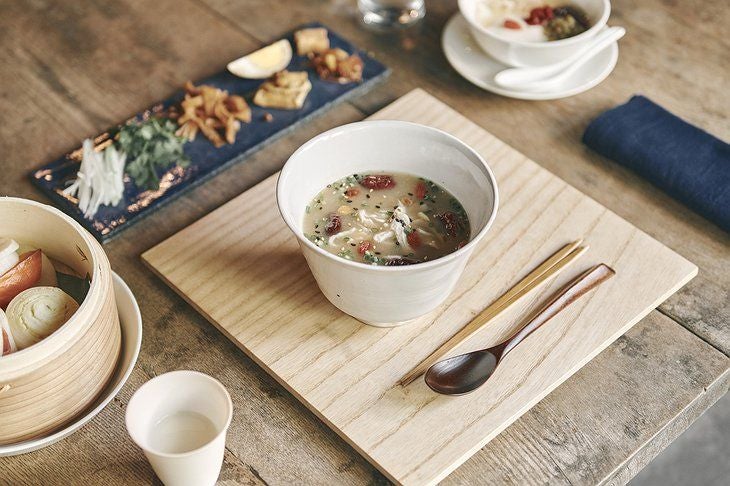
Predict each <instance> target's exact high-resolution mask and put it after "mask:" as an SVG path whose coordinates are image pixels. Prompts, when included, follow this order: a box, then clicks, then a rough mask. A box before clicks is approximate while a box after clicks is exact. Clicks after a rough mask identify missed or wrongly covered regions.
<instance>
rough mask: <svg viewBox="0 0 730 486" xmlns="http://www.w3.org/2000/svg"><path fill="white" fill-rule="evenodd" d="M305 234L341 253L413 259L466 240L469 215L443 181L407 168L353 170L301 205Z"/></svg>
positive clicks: (370, 260) (401, 261) (386, 260)
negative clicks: (405, 170)
mask: <svg viewBox="0 0 730 486" xmlns="http://www.w3.org/2000/svg"><path fill="white" fill-rule="evenodd" d="M304 234H305V236H306V237H307V238H309V240H311V241H312V242H313V243H314V244H315V245H317V246H319V247H321V248H323V249H325V250H327V251H329V252H330V253H334V254H335V255H338V256H340V257H342V258H346V259H348V260H353V261H356V262H361V263H365V264H370V265H387V266H394V265H412V264H415V263H422V262H426V261H430V260H434V259H436V258H439V257H442V256H444V255H447V254H449V253H451V252H453V251H456V250H457V249H459V248H461V247H462V246H464V245H465V244H466V243H467V242H468V241H469V236H470V227H469V218H468V217H467V215H466V212H465V211H464V208H463V207H462V205H461V203H459V201H458V200H457V199H456V198H455V197H454V196H452V195H451V194H450V193H449V192H447V191H446V190H445V189H444V188H443V187H441V186H439V185H438V184H435V183H434V182H432V181H429V180H427V179H424V178H422V177H417V176H414V175H409V174H401V173H395V174H384V173H376V172H371V173H367V174H353V175H351V176H347V177H345V178H343V179H340V180H338V181H335V182H333V183H332V184H328V185H327V187H325V188H324V189H323V190H322V191H321V192H320V193H319V194H318V195H317V196H316V197H315V198H314V200H312V202H311V203H310V204H309V205H308V206H307V208H306V214H305V217H304Z"/></svg>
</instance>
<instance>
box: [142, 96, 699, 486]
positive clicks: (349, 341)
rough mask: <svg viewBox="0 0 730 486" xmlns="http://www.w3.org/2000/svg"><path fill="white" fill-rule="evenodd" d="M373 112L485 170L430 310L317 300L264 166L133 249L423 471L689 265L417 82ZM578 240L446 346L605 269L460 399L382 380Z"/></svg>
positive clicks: (411, 474) (242, 340)
mask: <svg viewBox="0 0 730 486" xmlns="http://www.w3.org/2000/svg"><path fill="white" fill-rule="evenodd" d="M371 118H372V119H397V120H408V121H413V122H417V123H422V124H424V125H430V126H434V127H437V128H440V129H442V130H445V131H447V132H449V133H452V134H453V135H455V136H457V137H459V138H460V139H462V140H464V141H465V142H466V143H468V144H469V145H471V146H472V147H474V148H475V149H476V150H477V151H478V152H480V153H481V154H482V155H483V156H484V158H485V159H486V160H487V162H488V163H489V164H490V165H491V167H492V169H493V170H494V173H495V175H496V177H497V181H498V185H499V191H500V202H501V207H500V208H499V212H498V215H497V219H496V221H495V223H494V226H493V227H492V229H491V230H490V232H489V233H488V234H487V236H486V238H484V240H483V242H482V243H481V245H480V246H479V248H478V249H477V250H476V251H475V252H474V255H473V256H472V258H471V260H470V262H469V264H468V265H467V268H466V271H465V273H464V275H463V277H462V278H461V280H460V283H459V284H458V286H457V288H456V290H455V291H454V293H453V295H452V296H451V297H450V298H449V299H448V300H447V302H446V303H445V304H444V305H442V306H441V307H440V308H439V309H437V310H436V311H435V312H433V313H432V314H431V315H428V316H426V317H424V318H422V319H420V320H418V321H417V322H414V323H412V324H409V325H406V326H403V327H398V328H391V329H383V328H375V327H370V326H367V325H364V324H361V323H360V322H358V321H356V320H355V319H353V318H351V317H349V316H347V315H345V314H343V313H342V312H340V311H339V310H338V309H336V308H335V307H334V306H332V305H331V304H329V302H328V301H327V300H326V299H325V298H324V296H322V294H321V293H320V292H319V290H318V288H317V285H316V284H315V282H314V280H313V278H312V276H311V275H310V273H309V270H308V268H307V265H306V263H305V261H304V258H303V257H302V256H301V254H300V252H299V248H298V245H297V242H296V239H295V237H294V236H293V235H292V234H291V233H290V231H289V230H288V229H287V227H286V226H285V225H284V222H283V221H282V220H281V218H280V216H279V213H278V211H277V208H276V201H275V194H274V192H275V185H276V176H272V177H270V178H268V179H266V180H265V181H263V182H261V183H260V184H258V185H257V186H255V187H253V188H252V189H250V190H248V191H246V192H245V193H243V194H241V195H240V196H238V197H237V198H235V199H233V200H232V201H230V202H229V203H227V204H225V205H224V206H222V207H220V208H219V209H217V210H215V211H213V212H212V213H210V214H209V215H207V216H205V217H204V218H202V219H201V220H199V221H197V222H196V223H194V224H192V225H191V226H189V227H188V228H186V229H184V230H182V231H180V232H179V233H177V234H176V235H174V236H172V237H171V238H169V239H168V240H166V241H164V242H162V243H160V244H159V245H157V246H156V247H154V248H152V249H151V250H149V251H147V252H146V253H144V254H143V255H142V258H143V259H144V261H145V262H146V263H147V264H148V265H149V266H150V268H152V269H153V270H154V271H155V272H156V273H157V274H158V275H160V277H161V278H163V279H164V280H165V281H166V282H167V283H168V284H169V285H170V286H172V288H173V289H175V290H176V291H177V292H178V293H179V294H180V295H181V296H182V297H183V298H185V299H186V300H187V301H188V302H189V303H190V304H191V305H192V306H194V307H195V308H196V309H197V310H198V311H200V312H201V313H202V314H203V315H204V316H206V318H207V319H208V320H210V322H212V323H213V324H214V325H215V326H216V327H217V328H218V329H220V330H221V331H222V332H223V333H225V334H226V335H227V336H228V337H229V338H230V339H231V340H232V341H233V342H235V343H236V344H237V345H238V346H239V347H240V348H241V349H242V350H243V351H244V352H246V354H248V355H249V356H251V357H252V358H253V359H254V360H255V361H256V362H257V363H258V364H259V365H260V366H262V367H263V368H264V369H266V370H267V372H269V373H270V374H271V375H272V376H273V377H275V378H276V379H277V380H278V381H279V382H280V383H281V384H282V385H283V386H285V387H286V388H287V389H288V390H289V391H290V392H291V393H293V394H294V395H295V396H296V397H297V398H298V399H299V400H301V401H302V402H303V403H304V404H305V405H307V407H309V408H310V409H311V410H312V411H313V412H314V413H315V414H317V416H319V417H320V418H321V419H322V420H323V421H324V422H325V423H326V424H327V425H329V426H330V427H332V428H333V429H334V430H335V431H337V432H338V433H339V434H340V435H341V436H342V437H343V438H344V439H345V440H347V441H348V442H349V443H350V444H351V445H352V446H353V447H355V449H357V450H358V451H359V452H360V453H361V454H363V456H365V457H366V458H367V459H368V460H369V461H371V462H372V463H373V464H374V465H375V466H376V467H378V468H379V469H380V470H381V471H382V472H383V473H384V474H386V475H387V476H388V477H389V478H390V479H392V480H393V481H395V482H397V483H402V484H432V483H435V482H437V481H439V480H440V479H442V478H444V477H445V476H446V475H448V474H449V472H451V471H452V470H454V469H455V468H456V467H457V466H459V465H460V464H461V463H463V462H464V461H465V460H466V459H468V458H469V457H470V456H471V455H472V454H473V453H474V452H476V451H477V450H479V449H480V448H481V447H483V446H484V445H485V444H486V443H487V442H489V441H490V440H491V439H492V438H494V437H495V436H496V435H497V434H499V433H500V432H501V431H502V430H503V429H504V428H506V427H507V426H508V425H509V424H511V423H512V422H514V421H515V420H516V419H517V418H518V417H519V416H520V415H522V414H523V413H525V412H526V411H527V410H529V409H530V407H532V406H533V405H535V404H536V403H537V402H538V401H539V400H540V399H542V398H543V397H544V396H546V395H547V394H548V393H550V391H552V390H553V389H554V388H555V387H557V386H558V385H560V384H561V383H562V382H563V381H565V380H566V379H568V378H569V377H570V376H571V375H572V374H573V373H575V372H576V371H577V370H578V369H580V367H581V366H583V365H585V364H586V363H587V362H588V361H589V360H590V359H591V358H593V357H594V356H596V355H597V354H598V353H599V352H601V350H603V349H604V348H605V347H606V346H608V345H609V344H610V343H611V342H613V341H614V340H615V339H616V338H618V337H619V336H621V335H622V334H624V333H625V332H626V331H627V330H628V329H629V328H630V327H631V326H632V325H634V324H635V323H636V322H637V321H638V320H640V319H641V318H642V317H643V316H644V315H646V314H647V313H648V312H649V311H651V310H652V309H654V308H655V307H656V306H657V305H658V304H659V303H661V302H662V301H663V300H665V299H666V298H667V297H669V296H670V295H671V294H672V293H674V292H675V291H677V289H679V288H680V287H681V286H682V285H684V284H685V283H686V282H688V281H689V280H690V279H691V278H692V277H693V276H694V275H696V273H697V267H696V266H695V265H693V264H692V263H690V262H689V261H687V260H685V259H684V258H682V257H681V256H679V255H677V254H676V253H674V252H673V251H672V250H670V249H669V248H667V247H665V246H664V245H662V244H661V243H659V242H657V241H656V240H654V239H652V238H651V237H649V236H648V235H646V234H644V233H642V232H641V231H639V230H638V229H637V228H635V227H634V226H632V225H631V224H629V223H627V222H626V221H624V220H623V219H621V218H620V217H618V216H617V215H615V214H614V213H612V212H610V211H609V210H607V209H606V208H604V207H603V206H601V205H600V204H598V203H597V202H596V201H594V200H592V199H590V198H589V197H587V196H586V195H584V194H582V193H580V192H579V191H577V190H576V189H574V188H573V187H571V186H569V185H568V184H566V183H565V182H563V181H562V180H561V179H559V178H557V177H556V176H554V175H552V174H551V173H550V172H548V171H546V170H545V169H543V168H541V167H540V166H539V165H537V164H536V163H534V162H532V161H531V160H529V159H527V158H526V157H525V156H523V155H522V154H520V153H519V152H517V151H516V150H514V149H513V148H511V147H509V146H507V145H505V144H504V143H503V142H501V141H500V140H498V139H496V138H495V137H494V136H492V135H490V134H489V133H487V132H486V131H484V130H483V129H482V128H480V127H478V126H477V125H475V124H474V123H472V122H471V121H469V120H468V119H466V118H464V117H463V116H462V115H460V114H459V113H457V112H455V111H453V110H452V109H451V108H449V107H448V106H446V105H445V104H443V103H442V102H440V101H438V100H437V99H435V98H434V97H432V96H431V95H429V94H428V93H426V92H424V91H422V90H415V91H412V92H410V93H409V94H407V95H405V96H403V97H402V98H400V99H399V100H397V101H396V102H394V103H393V104H391V105H389V106H388V107H386V108H384V109H383V110H381V111H380V112H378V113H376V114H375V115H373V116H372V117H371ZM576 143H578V142H576ZM545 156H549V154H545ZM376 165H377V164H376ZM578 238H584V239H585V240H586V241H587V243H589V244H590V250H589V251H588V253H586V255H584V256H583V257H581V259H580V260H579V261H578V262H577V263H575V264H573V265H572V267H570V268H569V269H568V270H567V271H566V272H564V274H563V275H561V276H560V277H559V278H558V279H556V280H555V281H553V282H552V283H551V284H550V285H548V286H546V287H544V288H543V289H542V290H541V291H539V292H535V293H533V294H531V295H529V296H528V297H526V298H525V299H523V300H522V301H521V302H519V304H518V305H516V306H515V307H514V308H513V309H510V310H509V311H508V312H506V313H505V314H504V315H503V316H501V317H500V318H499V319H496V320H495V321H494V322H492V323H491V324H490V325H489V326H488V328H487V329H484V330H483V331H482V332H481V333H480V334H478V335H477V336H475V337H474V338H473V339H471V340H470V341H469V342H468V343H466V344H465V345H463V346H462V347H460V348H459V350H458V351H465V350H468V349H475V348H477V347H483V346H488V345H492V344H496V343H497V342H499V341H500V340H501V339H503V338H505V337H506V336H507V335H508V334H509V333H510V331H511V330H512V329H513V326H515V325H516V322H517V320H518V318H519V317H520V316H522V315H523V314H524V313H525V312H527V311H528V310H529V309H530V308H533V307H534V306H535V305H537V304H538V303H539V302H540V301H541V300H543V299H545V298H546V297H547V296H548V295H549V294H550V293H551V292H553V291H555V290H556V289H557V288H558V287H559V286H560V285H562V284H563V283H565V282H566V281H567V280H568V279H570V278H571V277H573V276H575V275H576V274H577V273H579V272H580V271H583V270H584V269H586V268H587V267H588V266H590V265H592V264H595V263H599V262H605V263H607V264H609V265H610V266H611V267H613V268H614V269H615V270H616V272H617V274H616V276H615V277H614V278H613V279H611V280H609V281H608V282H606V283H605V284H603V285H602V286H601V287H600V288H599V289H598V290H597V291H595V292H593V293H591V294H589V295H587V296H585V297H583V298H582V299H581V300H579V301H578V302H576V303H575V304H573V305H572V306H571V307H569V308H568V309H567V310H565V311H564V312H563V313H561V314H560V315H559V316H558V317H556V318H555V319H553V320H552V321H551V322H550V323H548V324H547V325H545V326H543V327H542V328H541V329H539V330H538V331H536V333H535V334H534V335H533V336H531V337H530V338H529V339H527V340H526V341H525V342H523V343H522V344H521V345H520V346H518V347H517V348H516V349H515V350H514V351H513V352H512V353H511V354H510V355H509V357H508V358H507V359H506V360H505V362H504V364H503V365H502V366H500V368H499V369H498V371H497V372H496V373H495V375H494V376H493V377H492V378H491V379H490V380H489V382H488V383H487V384H486V385H484V386H483V387H482V388H480V389H479V390H477V391H476V392H474V393H472V394H470V395H466V396H463V397H445V396H440V395H437V394H435V393H433V392H431V391H430V390H429V389H428V387H427V386H426V385H425V384H424V383H423V380H422V379H420V380H418V381H416V382H415V383H413V384H411V385H410V386H408V387H405V388H402V387H398V386H395V383H396V382H397V381H398V379H399V378H400V377H401V376H403V375H404V374H405V373H406V372H407V371H409V370H410V369H411V368H412V367H413V366H415V365H416V364H417V363H418V362H420V361H421V360H422V359H423V358H424V357H426V356H427V355H428V354H429V353H430V352H431V351H433V350H434V349H436V348H437V347H438V346H439V345H440V344H441V343H443V342H444V341H446V340H447V339H448V338H449V337H450V336H451V335H452V334H454V333H455V332H456V331H457V330H458V329H460V328H461V327H462V326H463V325H464V324H466V323H467V322H468V321H469V320H470V319H471V318H472V317H473V316H474V315H476V314H477V313H478V312H480V311H481V310H482V309H483V308H484V307H485V306H486V305H487V304H488V303H489V302H491V301H493V300H494V299H495V298H497V297H498V296H499V295H500V294H502V293H503V292H504V291H505V290H507V289H508V288H509V287H511V286H512V285H513V284H514V283H516V282H517V281H518V280H519V279H520V278H522V277H523V276H524V275H525V274H526V273H528V272H529V271H530V270H531V269H532V268H534V267H535V266H536V265H537V264H539V263H540V262H541V261H542V260H544V259H545V258H547V257H548V256H549V255H550V254H552V253H553V252H555V251H556V250H557V249H558V248H560V247H561V246H563V245H564V244H565V243H568V242H570V241H573V240H576V239H578ZM452 354H453V353H452ZM627 386H628V385H627ZM627 391H628V390H627ZM234 406H235V405H234Z"/></svg>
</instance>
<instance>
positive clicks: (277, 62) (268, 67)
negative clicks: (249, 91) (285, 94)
mask: <svg viewBox="0 0 730 486" xmlns="http://www.w3.org/2000/svg"><path fill="white" fill-rule="evenodd" d="M291 56H292V48H291V44H289V41H288V40H286V39H282V40H280V41H277V42H274V43H273V44H271V45H268V46H266V47H263V48H261V49H259V50H258V51H255V52H252V53H251V54H249V55H248V56H244V57H241V58H238V59H236V60H235V61H231V62H229V63H228V66H226V67H227V68H228V71H229V72H230V73H231V74H234V75H236V76H238V77H240V78H248V79H264V78H268V77H269V76H271V75H272V74H274V73H276V72H279V71H281V70H282V69H285V68H286V67H287V66H288V65H289V63H290V62H291Z"/></svg>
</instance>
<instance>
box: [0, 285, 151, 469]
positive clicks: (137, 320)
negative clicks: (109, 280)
mask: <svg viewBox="0 0 730 486" xmlns="http://www.w3.org/2000/svg"><path fill="white" fill-rule="evenodd" d="M114 296H115V298H116V301H117V310H118V312H119V321H120V323H121V327H122V350H121V355H120V356H119V365H118V367H117V370H116V371H115V372H114V375H113V376H112V378H111V381H110V382H109V385H107V387H106V389H104V391H103V392H102V394H101V396H100V397H99V398H98V399H97V400H96V402H95V403H94V404H93V405H91V408H90V409H88V410H87V411H86V412H85V413H84V414H82V415H80V416H79V417H77V418H76V419H75V420H74V421H73V422H71V423H70V424H68V425H67V426H66V427H65V428H63V429H61V430H59V431H57V432H55V433H53V434H51V435H47V436H45V437H41V438H39V439H33V440H27V441H24V442H19V443H17V444H12V445H3V446H0V457H3V456H14V455H17V454H24V453H26V452H32V451H35V450H38V449H41V448H43V447H46V446H49V445H51V444H53V443H54V442H58V441H59V440H61V439H63V438H64V437H67V436H69V435H71V434H73V433H74V432H76V431H77V430H78V429H80V428H81V427H83V426H84V425H85V424H86V423H87V422H89V421H90V420H91V419H92V418H94V417H95V416H96V415H97V414H98V413H99V412H101V411H102V410H103V409H104V407H106V406H107V405H108V404H109V402H111V401H112V399H113V398H114V397H115V396H116V395H117V393H119V390H120V389H121V388H122V386H123V385H124V383H125V382H126V381H127V378H129V375H130V374H131V373H132V369H133V368H134V364H135V363H136V362H137V356H139V349H140V347H141V346H142V314H140V312H139V306H138V305H137V300H136V299H135V298H134V295H133V294H132V291H131V290H129V287H128V286H127V284H126V283H124V280H122V277H120V276H119V275H117V274H116V273H115V274H114Z"/></svg>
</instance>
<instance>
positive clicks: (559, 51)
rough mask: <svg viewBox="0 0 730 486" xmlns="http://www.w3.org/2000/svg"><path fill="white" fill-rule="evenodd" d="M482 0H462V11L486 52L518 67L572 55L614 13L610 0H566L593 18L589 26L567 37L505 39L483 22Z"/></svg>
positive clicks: (539, 64) (545, 63)
mask: <svg viewBox="0 0 730 486" xmlns="http://www.w3.org/2000/svg"><path fill="white" fill-rule="evenodd" d="M480 1H481V0H459V11H460V12H461V14H462V15H463V16H464V18H465V19H466V21H467V22H468V23H469V29H470V30H471V33H472V36H473V37H474V40H475V41H476V42H477V44H479V46H480V47H481V48H482V49H483V50H484V52H486V53H487V54H489V55H490V56H492V57H493V58H495V59H496V60H498V61H500V62H502V63H504V64H507V65H508V66H517V67H524V66H546V65H549V64H554V63H556V62H559V61H561V60H563V59H565V58H567V57H569V56H570V55H572V54H573V53H575V52H576V51H578V50H579V49H580V48H581V47H582V46H583V45H584V44H585V43H586V42H587V41H589V40H590V39H591V38H593V36H595V35H596V34H597V33H598V32H600V31H601V29H603V28H604V27H605V26H606V22H608V16H609V15H610V13H611V2H610V1H609V0H571V1H570V2H566V4H567V3H570V4H575V5H577V6H578V7H580V8H582V9H583V10H584V11H585V13H586V15H587V16H588V18H589V19H590V20H591V27H590V28H589V29H588V30H586V31H585V32H583V33H581V34H578V35H576V36H574V37H569V38H567V39H561V40H555V41H546V42H526V41H517V40H511V39H505V38H503V37H500V36H499V35H496V34H495V33H494V32H492V31H490V30H489V29H488V28H486V27H485V26H484V25H482V24H481V23H480V22H479V20H478V19H477V14H476V9H477V5H478V4H479V2H480Z"/></svg>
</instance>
